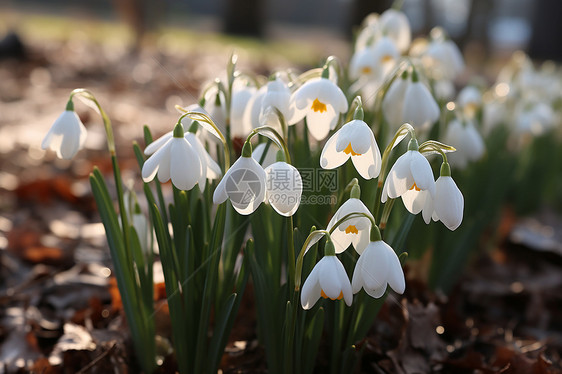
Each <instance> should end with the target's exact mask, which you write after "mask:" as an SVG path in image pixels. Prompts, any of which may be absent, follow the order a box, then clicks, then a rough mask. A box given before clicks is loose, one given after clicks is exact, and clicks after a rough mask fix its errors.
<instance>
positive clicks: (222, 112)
mask: <svg viewBox="0 0 562 374" xmlns="http://www.w3.org/2000/svg"><path fill="white" fill-rule="evenodd" d="M204 98H205V103H204V104H203V109H204V111H205V113H206V114H207V115H208V116H209V117H211V119H212V120H213V122H214V123H215V124H216V125H217V127H218V128H219V130H220V131H221V132H222V133H223V134H225V136H226V99H225V97H224V93H223V92H222V91H220V90H219V88H218V87H217V85H216V84H213V85H212V86H211V87H210V88H209V89H208V90H207V92H205V96H204Z"/></svg>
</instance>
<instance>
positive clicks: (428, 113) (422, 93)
mask: <svg viewBox="0 0 562 374" xmlns="http://www.w3.org/2000/svg"><path fill="white" fill-rule="evenodd" d="M438 118H439V106H438V105H437V102H436V101H435V99H434V98H433V96H431V92H429V90H428V89H427V87H426V86H425V84H423V83H421V82H411V83H410V84H409V85H408V87H407V88H406V93H405V94H404V104H403V107H402V123H405V122H409V123H410V124H411V125H412V126H414V127H416V128H428V127H429V126H430V125H432V124H433V123H434V122H435V121H437V119H438Z"/></svg>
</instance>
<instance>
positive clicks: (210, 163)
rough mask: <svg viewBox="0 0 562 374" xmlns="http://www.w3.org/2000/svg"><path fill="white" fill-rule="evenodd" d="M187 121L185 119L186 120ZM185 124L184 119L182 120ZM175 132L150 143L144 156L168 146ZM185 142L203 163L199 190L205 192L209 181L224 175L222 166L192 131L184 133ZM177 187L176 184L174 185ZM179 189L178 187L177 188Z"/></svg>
mask: <svg viewBox="0 0 562 374" xmlns="http://www.w3.org/2000/svg"><path fill="white" fill-rule="evenodd" d="M184 119H185V118H184ZM182 123H183V119H182ZM173 133H174V132H173V131H170V132H168V133H166V134H164V135H162V136H161V137H160V138H158V139H156V140H155V141H153V142H152V143H150V144H149V145H148V146H147V147H146V148H145V149H144V154H145V155H147V156H150V155H152V154H153V153H154V152H156V151H157V150H158V149H160V148H161V147H162V146H163V145H164V144H166V143H167V142H168V141H169V140H170V139H172V138H173ZM184 137H185V140H186V141H187V142H188V143H189V145H190V146H191V147H192V149H193V150H194V151H195V153H196V154H197V156H198V158H199V162H200V163H201V170H202V172H201V175H200V176H199V180H198V181H197V183H198V185H199V189H200V190H201V191H203V190H204V189H205V185H206V182H207V179H218V178H220V176H221V175H222V171H221V168H220V166H219V165H218V164H217V163H216V162H215V160H213V158H212V157H211V155H210V154H209V152H207V150H206V149H205V146H204V145H203V143H202V142H201V140H199V138H198V137H197V136H196V135H195V134H194V133H193V132H191V131H187V132H186V133H184ZM174 185H175V184H174ZM176 187H177V186H176Z"/></svg>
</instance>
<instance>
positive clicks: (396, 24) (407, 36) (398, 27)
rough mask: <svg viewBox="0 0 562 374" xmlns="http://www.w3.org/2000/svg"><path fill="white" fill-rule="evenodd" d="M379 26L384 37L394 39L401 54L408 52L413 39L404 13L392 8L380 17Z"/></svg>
mask: <svg viewBox="0 0 562 374" xmlns="http://www.w3.org/2000/svg"><path fill="white" fill-rule="evenodd" d="M379 25H380V26H379V27H380V28H381V30H382V33H383V35H386V36H388V37H389V38H390V39H392V41H393V42H394V43H395V44H396V46H397V47H398V49H399V50H400V52H406V50H407V49H408V47H409V46H410V41H411V38H412V35H411V34H412V33H411V31H410V22H408V17H406V15H405V14H404V13H403V12H401V11H399V10H395V9H392V8H390V9H387V10H386V11H384V12H383V13H382V14H381V16H380V17H379Z"/></svg>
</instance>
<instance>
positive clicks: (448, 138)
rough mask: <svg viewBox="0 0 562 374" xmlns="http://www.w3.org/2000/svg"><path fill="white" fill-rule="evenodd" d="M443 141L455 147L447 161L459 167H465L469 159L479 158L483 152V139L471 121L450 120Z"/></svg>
mask: <svg viewBox="0 0 562 374" xmlns="http://www.w3.org/2000/svg"><path fill="white" fill-rule="evenodd" d="M445 142H446V143H447V144H450V145H452V146H453V147H455V148H456V149H457V151H456V152H453V153H451V154H450V155H449V162H450V163H451V165H454V166H456V167H459V168H461V169H462V168H465V167H466V165H467V164H468V162H469V161H476V160H479V159H480V158H481V157H482V156H483V155H484V152H485V146H484V141H483V140H482V136H481V135H480V133H478V130H476V128H475V127H474V124H473V123H472V121H466V122H465V124H464V125H463V123H461V122H460V121H459V120H458V119H454V120H452V121H451V122H450V123H449V125H448V127H447V132H446V133H445Z"/></svg>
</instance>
